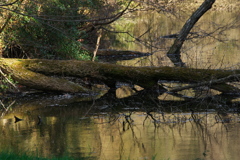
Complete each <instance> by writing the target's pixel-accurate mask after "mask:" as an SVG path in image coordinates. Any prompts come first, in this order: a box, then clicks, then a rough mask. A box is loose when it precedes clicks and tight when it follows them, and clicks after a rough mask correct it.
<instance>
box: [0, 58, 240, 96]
mask: <svg viewBox="0 0 240 160" xmlns="http://www.w3.org/2000/svg"><path fill="white" fill-rule="evenodd" d="M0 68H1V69H2V71H3V72H4V73H5V74H10V75H11V76H12V78H13V79H14V80H16V81H18V83H19V84H22V85H25V86H29V87H31V88H35V89H40V90H49V91H60V92H90V90H89V89H87V88H85V87H83V86H81V85H80V84H76V83H74V82H71V81H68V80H66V79H64V77H67V76H70V77H78V78H84V77H89V78H93V79H97V80H100V81H101V82H104V83H105V84H106V85H108V86H109V87H115V83H116V82H117V81H122V82H129V83H131V84H137V85H139V86H141V87H143V88H145V89H149V88H152V87H153V86H156V85H157V82H158V81H159V80H167V81H179V82H184V83H200V82H207V81H209V84H211V86H214V84H219V83H221V84H223V81H213V80H217V79H222V78H227V79H226V80H227V81H237V78H236V77H235V76H232V75H236V74H239V73H240V71H239V70H235V71H228V70H210V69H193V68H181V67H129V66H121V65H115V64H108V63H97V62H91V61H76V60H43V59H0ZM53 76H58V77H62V78H57V77H53ZM229 76H230V77H229ZM212 82H214V83H212ZM204 84H205V83H204ZM205 85H206V84H205Z"/></svg>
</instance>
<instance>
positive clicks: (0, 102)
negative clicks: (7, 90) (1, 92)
mask: <svg viewBox="0 0 240 160" xmlns="http://www.w3.org/2000/svg"><path fill="white" fill-rule="evenodd" d="M0 104H1V105H2V107H3V108H4V109H5V111H6V110H7V108H6V107H5V106H4V104H3V103H2V101H1V100H0Z"/></svg>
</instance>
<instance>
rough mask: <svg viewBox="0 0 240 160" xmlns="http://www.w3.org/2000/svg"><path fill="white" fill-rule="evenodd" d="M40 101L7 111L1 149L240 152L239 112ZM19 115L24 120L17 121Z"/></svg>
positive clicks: (141, 154) (184, 155) (101, 154)
mask: <svg viewBox="0 0 240 160" xmlns="http://www.w3.org/2000/svg"><path fill="white" fill-rule="evenodd" d="M30 104H31V107H30V106H28V105H30ZM37 104H38V105H39V106H37V105H35V106H33V103H29V104H27V103H26V104H24V105H22V106H21V105H20V104H19V106H17V105H16V106H14V107H12V108H11V109H9V110H8V112H5V110H3V112H4V113H5V114H3V116H2V117H1V119H0V127H1V129H2V132H1V136H0V141H1V144H0V149H1V150H2V149H11V150H14V151H16V152H20V151H25V152H28V153H37V154H39V155H40V156H43V157H51V156H63V155H64V154H68V155H70V156H73V157H91V158H92V159H104V160H105V159H106V160H115V159H116V160H117V159H152V158H155V159H160V160H161V159H171V160H175V159H193V160H195V159H197V158H200V159H217V160H222V159H236V157H238V154H239V151H238V148H240V146H239V145H240V143H239V141H240V138H239V132H240V126H239V125H240V123H239V121H240V117H239V114H238V112H237V111H236V112H235V111H232V112H227V111H225V110H222V111H218V112H216V111H214V110H213V111H214V112H197V111H194V110H191V112H187V113H184V112H181V111H179V112H162V111H158V112H153V111H151V110H150V111H140V110H139V108H138V109H134V108H131V107H128V108H127V107H126V108H123V109H125V110H120V111H117V113H116V110H115V112H114V113H113V112H112V111H107V110H108V109H109V107H105V109H101V107H98V106H97V105H98V103H97V104H96V103H95V102H94V103H84V102H82V103H80V104H79V103H77V104H74V105H56V106H48V107H46V106H44V107H42V106H41V104H40V103H37ZM94 104H95V105H94ZM105 105H107V104H105ZM7 106H8V105H5V107H7ZM89 108H92V110H91V111H89ZM146 108H147V107H146ZM99 109H100V111H99ZM93 110H94V111H93ZM97 110H98V111H97ZM86 113H89V114H88V115H86ZM14 115H16V116H17V117H20V118H21V119H23V120H22V121H19V122H17V123H14ZM39 117H40V120H41V125H38V123H39Z"/></svg>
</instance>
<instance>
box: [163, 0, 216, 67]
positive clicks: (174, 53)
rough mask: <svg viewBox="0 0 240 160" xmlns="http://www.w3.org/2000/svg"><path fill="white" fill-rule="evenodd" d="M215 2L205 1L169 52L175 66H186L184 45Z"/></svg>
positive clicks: (213, 0) (183, 28) (212, 0)
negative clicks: (183, 53)
mask: <svg viewBox="0 0 240 160" xmlns="http://www.w3.org/2000/svg"><path fill="white" fill-rule="evenodd" d="M214 2H215V0H205V1H204V2H203V3H202V5H201V6H200V7H199V8H198V9H197V10H196V11H195V12H194V13H193V14H192V16H191V17H190V18H189V19H188V20H187V21H186V23H185V24H184V26H183V27H182V29H181V31H180V33H179V35H178V37H177V38H176V40H175V41H174V43H173V45H172V46H171V48H170V49H169V51H168V52H167V56H168V58H169V59H170V60H171V61H172V62H173V63H174V65H175V66H180V67H184V66H185V64H184V63H183V62H182V59H181V52H180V50H181V48H182V45H183V43H184V41H185V40H186V38H187V36H188V34H189V32H190V31H191V29H192V28H193V26H194V25H195V23H196V22H197V21H198V20H199V19H200V18H201V17H202V16H203V14H204V13H206V12H207V11H208V10H209V9H210V8H212V5H213V3H214Z"/></svg>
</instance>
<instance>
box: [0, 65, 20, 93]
mask: <svg viewBox="0 0 240 160" xmlns="http://www.w3.org/2000/svg"><path fill="white" fill-rule="evenodd" d="M0 75H2V76H3V77H4V78H5V79H6V80H7V82H8V83H9V84H11V85H12V86H13V87H14V88H15V89H16V90H17V91H18V92H19V89H18V88H17V86H16V85H15V84H13V83H12V82H11V81H10V80H9V79H8V78H7V76H6V75H5V74H4V73H3V72H2V70H1V68H0Z"/></svg>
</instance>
